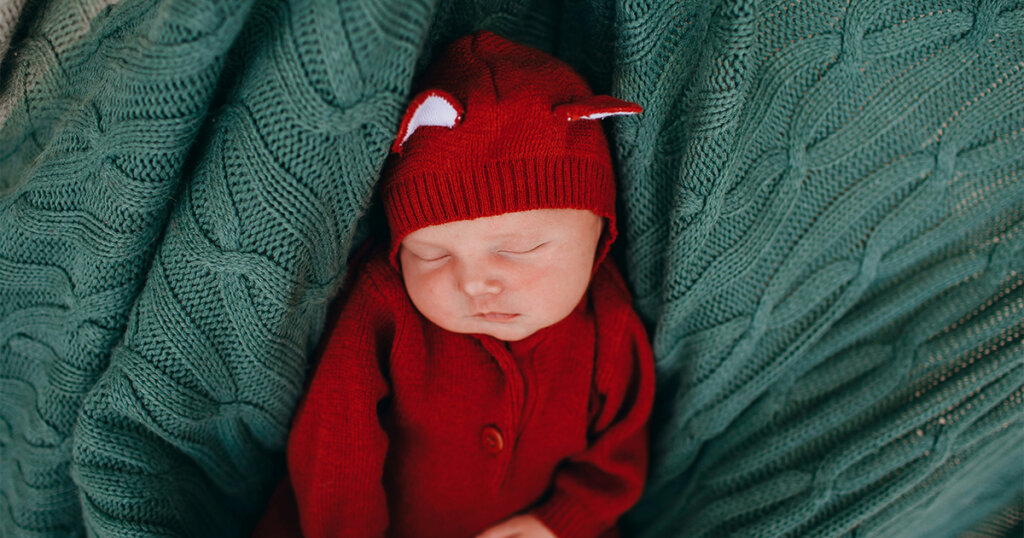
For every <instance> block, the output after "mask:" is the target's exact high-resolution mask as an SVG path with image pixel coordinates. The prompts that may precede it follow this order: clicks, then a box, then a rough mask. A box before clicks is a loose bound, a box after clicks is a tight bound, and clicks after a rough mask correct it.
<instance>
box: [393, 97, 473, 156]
mask: <svg viewBox="0 0 1024 538" xmlns="http://www.w3.org/2000/svg"><path fill="white" fill-rule="evenodd" d="M463 112H464V109H463V108H462V103H460V102H459V101H458V99H456V98H454V97H452V95H451V94H450V93H448V92H446V91H444V90H426V91H424V92H420V93H419V95H417V96H416V97H415V98H414V99H413V100H412V102H411V103H409V107H408V108H407V109H406V110H405V117H404V118H402V125H401V126H400V127H399V128H398V136H397V137H395V143H394V144H392V145H391V152H392V153H401V152H402V144H405V141H406V140H408V139H409V137H410V136H412V134H413V133H415V132H416V129H418V128H420V127H426V126H438V127H447V128H449V129H451V128H452V127H455V126H456V125H458V124H459V122H460V121H462V113H463Z"/></svg>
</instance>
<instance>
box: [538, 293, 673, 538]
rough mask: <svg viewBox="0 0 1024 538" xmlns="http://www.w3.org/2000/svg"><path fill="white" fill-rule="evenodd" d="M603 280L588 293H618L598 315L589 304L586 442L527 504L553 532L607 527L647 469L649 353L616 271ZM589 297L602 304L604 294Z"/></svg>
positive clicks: (594, 532) (635, 495)
mask: <svg viewBox="0 0 1024 538" xmlns="http://www.w3.org/2000/svg"><path fill="white" fill-rule="evenodd" d="M611 279H612V280H613V282H606V283H607V284H609V285H608V286H603V287H598V286H595V289H594V293H598V294H604V293H608V294H614V295H618V296H619V297H618V298H617V299H615V301H613V302H615V303H619V304H617V305H613V307H612V308H610V310H612V312H610V313H609V312H607V311H608V310H609V308H607V307H606V308H605V309H604V310H605V312H604V313H602V311H601V309H600V308H598V309H597V316H598V317H597V319H598V358H597V366H596V372H595V378H594V386H595V395H594V396H596V398H595V405H594V406H592V407H593V408H594V409H593V411H592V413H591V417H592V420H591V426H590V444H589V446H588V447H587V449H586V450H585V451H583V452H581V453H579V454H577V455H575V456H573V457H571V458H569V459H568V460H567V461H566V462H564V464H563V465H562V466H561V467H559V469H558V471H557V472H556V473H555V476H554V482H553V490H552V494H551V496H550V498H548V500H547V501H545V502H544V503H543V504H541V505H540V506H538V507H536V508H534V510H533V514H534V515H535V516H537V518H538V519H540V520H541V522H543V523H544V525H545V526H547V527H548V528H549V529H551V530H552V531H553V532H554V533H555V535H557V536H565V537H568V536H572V537H577V536H579V537H587V536H598V535H600V534H601V533H602V532H604V531H606V530H608V529H610V528H612V527H613V526H614V525H615V522H616V521H617V520H618V518H619V516H621V515H622V514H623V513H624V512H625V511H626V510H628V509H629V508H630V507H632V506H633V504H635V503H636V501H637V500H639V498H640V494H641V493H642V491H643V485H644V480H645V478H646V475H647V457H648V448H647V444H648V435H647V434H648V432H647V419H648V417H649V416H650V412H651V405H652V402H653V400H654V357H653V354H652V352H651V347H650V343H649V342H648V340H647V334H646V331H645V329H644V327H643V324H642V323H641V321H640V318H639V317H638V316H637V315H636V313H635V312H634V311H633V310H632V307H631V306H630V302H629V298H628V292H625V285H624V284H623V283H622V282H621V277H619V276H618V275H617V274H613V275H611ZM623 293H626V294H627V295H626V297H625V298H623V297H622V296H621V294H623ZM595 301H596V302H602V301H604V302H606V303H607V302H609V300H608V299H607V298H605V297H596V298H595ZM623 303H624V304H623ZM598 306H600V305H598Z"/></svg>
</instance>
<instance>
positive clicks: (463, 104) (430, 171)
mask: <svg viewBox="0 0 1024 538" xmlns="http://www.w3.org/2000/svg"><path fill="white" fill-rule="evenodd" d="M420 84H421V87H422V88H425V90H424V91H422V92H420V93H419V94H418V95H417V96H416V97H415V98H414V99H413V100H412V102H411V103H410V105H409V108H408V109H407V111H406V113H405V117H404V118H403V120H402V124H401V127H400V129H399V132H398V137H397V139H396V140H395V143H394V145H393V146H392V152H393V155H392V157H391V159H390V160H389V161H388V163H387V166H386V168H385V171H384V178H383V182H384V183H383V187H382V189H383V190H382V198H383V201H384V207H385V212H386V213H387V218H388V225H389V227H390V228H391V260H392V263H395V255H396V253H397V252H398V247H399V245H400V244H401V242H402V239H403V238H404V237H405V236H406V235H408V234H409V233H411V232H413V231H415V230H418V229H420V228H424V227H427V226H432V225H435V224H442V223H445V222H451V221H457V220H469V219H475V218H480V217H489V216H494V215H500V214H502V213H513V212H517V211H527V210H531V209H587V210H590V211H593V212H594V213H596V214H597V215H599V216H601V217H604V218H605V219H606V222H607V225H606V227H605V233H604V237H603V238H602V242H601V244H600V245H599V247H598V253H597V259H598V260H600V259H602V258H603V257H604V255H605V254H606V253H607V250H608V247H609V245H611V242H612V241H613V240H614V239H615V235H616V228H615V177H614V172H613V170H612V163H611V157H610V156H609V154H608V143H607V142H606V140H605V137H604V131H603V130H602V129H601V125H600V123H599V122H597V121H592V120H597V119H600V118H603V117H606V116H614V115H631V114H638V113H640V111H641V110H642V109H641V108H640V105H637V104H635V103H630V102H627V101H622V100H619V99H615V98H613V97H609V96H595V95H593V92H591V90H590V87H589V86H588V85H587V83H586V82H585V81H584V80H583V79H582V78H581V77H580V76H579V75H578V74H576V72H575V71H573V70H572V68H571V67H569V66H568V65H567V64H565V63H564V62H562V61H560V60H558V59H557V58H554V57H553V56H551V55H549V54H546V53H544V52H541V51H539V50H536V49H533V48H530V47H527V46H524V45H520V44H517V43H513V42H511V41H508V40H506V39H504V38H501V37H499V36H497V35H495V34H493V33H490V32H486V31H481V32H477V33H475V34H472V35H468V36H464V37H462V38H460V39H458V40H456V41H455V42H454V43H452V44H451V45H449V46H448V47H447V48H446V49H445V50H444V51H443V52H442V53H441V55H440V56H439V57H438V58H437V59H436V60H435V62H434V63H433V65H431V67H430V68H429V69H428V71H427V73H426V74H425V75H424V77H423V79H422V80H421V83H420ZM396 265H397V264H396Z"/></svg>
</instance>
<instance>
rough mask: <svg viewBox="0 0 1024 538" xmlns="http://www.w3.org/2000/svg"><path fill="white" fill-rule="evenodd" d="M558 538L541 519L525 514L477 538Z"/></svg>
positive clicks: (488, 530)
mask: <svg viewBox="0 0 1024 538" xmlns="http://www.w3.org/2000/svg"><path fill="white" fill-rule="evenodd" d="M512 537H515V538H558V537H557V536H555V535H554V534H552V533H551V531H550V530H548V528H547V527H545V526H544V524H543V523H541V522H540V520H539V519H537V518H536V517H534V516H532V515H530V514H524V515H521V516H513V517H510V518H508V519H506V520H505V521H502V522H501V523H498V524H497V525H495V526H493V527H491V528H489V529H487V530H485V531H484V532H482V533H480V534H478V535H477V537H476V538H512Z"/></svg>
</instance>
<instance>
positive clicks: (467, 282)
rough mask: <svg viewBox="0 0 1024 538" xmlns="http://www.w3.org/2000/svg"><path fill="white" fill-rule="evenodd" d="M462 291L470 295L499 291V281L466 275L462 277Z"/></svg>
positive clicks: (493, 293) (476, 295)
mask: <svg viewBox="0 0 1024 538" xmlns="http://www.w3.org/2000/svg"><path fill="white" fill-rule="evenodd" d="M462 292H463V293H465V294H466V295H469V296H470V297H478V296H481V295H495V294H498V293H501V283H500V282H498V281H497V280H495V279H493V278H486V277H482V276H474V275H466V277H465V278H463V279H462Z"/></svg>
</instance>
